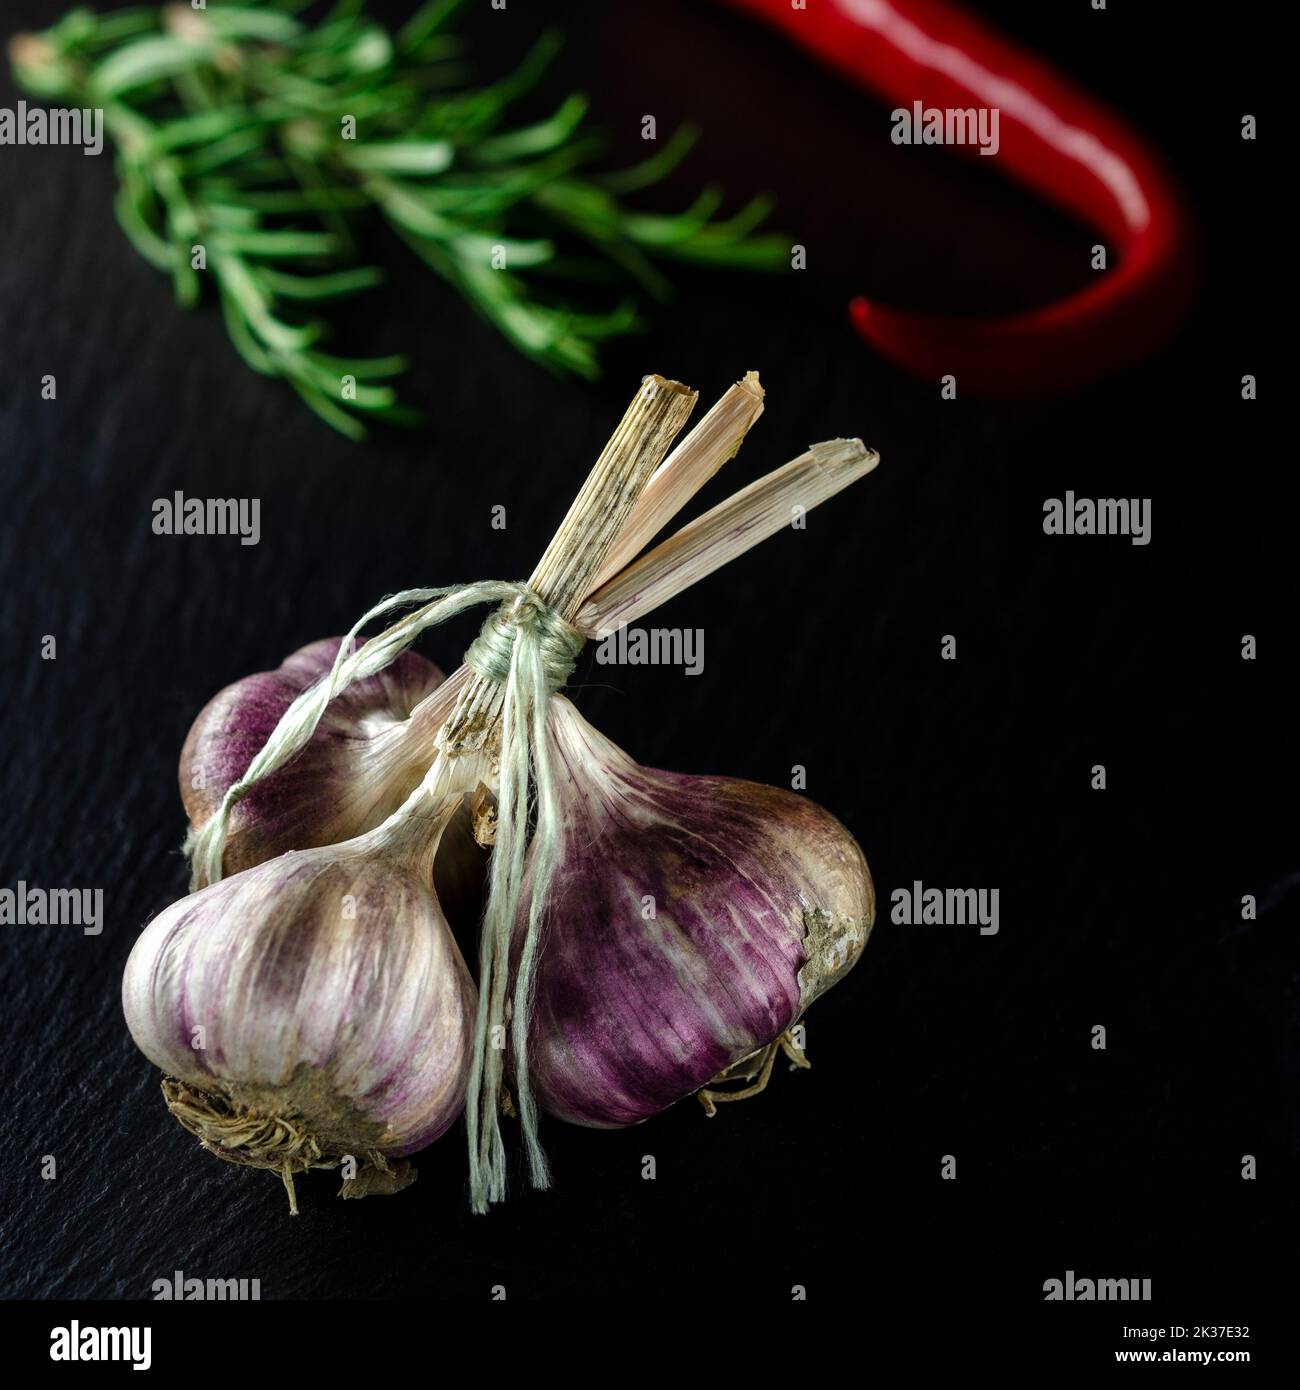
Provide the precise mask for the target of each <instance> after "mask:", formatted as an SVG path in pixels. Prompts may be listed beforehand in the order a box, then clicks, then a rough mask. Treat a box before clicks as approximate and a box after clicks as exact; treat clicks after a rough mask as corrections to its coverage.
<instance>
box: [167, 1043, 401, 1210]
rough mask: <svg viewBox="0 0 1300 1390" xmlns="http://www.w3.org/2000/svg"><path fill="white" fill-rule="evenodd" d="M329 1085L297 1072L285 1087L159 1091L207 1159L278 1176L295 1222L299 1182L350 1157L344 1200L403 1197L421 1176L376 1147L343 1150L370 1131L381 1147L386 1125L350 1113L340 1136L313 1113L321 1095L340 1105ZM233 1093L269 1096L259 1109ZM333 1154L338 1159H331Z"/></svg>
mask: <svg viewBox="0 0 1300 1390" xmlns="http://www.w3.org/2000/svg"><path fill="white" fill-rule="evenodd" d="M327 1084H328V1083H326V1082H324V1080H323V1077H322V1075H321V1074H320V1073H312V1072H311V1069H310V1068H299V1071H298V1073H297V1074H295V1076H294V1079H293V1081H292V1082H291V1083H290V1084H289V1085H288V1086H287V1087H269V1088H238V1087H231V1086H229V1085H227V1084H226V1083H224V1082H220V1081H218V1082H215V1084H213V1085H212V1086H211V1087H209V1088H207V1089H204V1088H201V1087H199V1086H194V1085H190V1084H189V1083H187V1082H184V1081H180V1080H177V1079H176V1078H175V1077H171V1076H167V1077H164V1078H163V1082H162V1092H163V1099H164V1100H165V1101H166V1103H167V1109H168V1110H169V1111H171V1113H172V1114H173V1115H174V1116H175V1117H176V1119H177V1120H178V1121H179V1122H180V1124H181V1126H182V1128H184V1129H186V1130H188V1131H189V1133H190V1134H192V1135H194V1137H195V1138H196V1139H197V1140H198V1141H199V1143H200V1144H202V1146H203V1147H204V1148H205V1149H206V1150H207V1151H208V1153H210V1154H213V1155H214V1156H215V1157H217V1158H220V1159H224V1160H225V1161H226V1162H227V1163H239V1164H243V1165H245V1166H246V1167H249V1168H265V1169H268V1170H270V1171H271V1172H273V1173H278V1174H279V1175H280V1177H281V1178H282V1179H283V1181H284V1186H285V1190H286V1192H287V1193H288V1194H289V1213H290V1215H292V1216H297V1215H298V1194H297V1191H296V1190H295V1187H294V1181H293V1180H294V1175H295V1174H298V1173H305V1172H307V1171H308V1170H309V1169H312V1168H337V1167H338V1166H339V1165H340V1164H341V1163H343V1161H344V1160H345V1159H347V1158H349V1157H350V1158H352V1159H354V1160H355V1161H356V1163H357V1171H356V1175H355V1177H351V1178H346V1179H344V1182H343V1186H342V1188H341V1189H340V1191H339V1196H340V1197H359V1196H367V1195H369V1194H370V1193H388V1192H400V1191H401V1190H402V1189H403V1188H404V1187H409V1186H410V1185H411V1184H412V1183H413V1182H414V1181H415V1179H416V1172H415V1169H414V1168H413V1167H412V1166H411V1165H410V1164H409V1163H408V1162H406V1160H405V1159H398V1160H397V1161H396V1162H395V1163H390V1162H389V1161H388V1159H387V1158H385V1157H384V1155H383V1153H382V1152H381V1151H380V1150H379V1149H378V1148H368V1149H365V1150H364V1151H363V1152H361V1153H349V1152H347V1151H346V1149H347V1146H348V1145H350V1143H351V1139H350V1136H353V1135H356V1134H365V1133H367V1131H368V1130H369V1131H373V1133H372V1134H371V1139H372V1142H373V1143H376V1144H377V1143H379V1142H380V1140H381V1139H382V1135H383V1127H382V1126H381V1125H373V1124H368V1122H367V1121H366V1120H365V1119H364V1117H363V1116H361V1115H360V1114H359V1113H357V1112H355V1108H354V1107H350V1106H349V1107H347V1108H348V1109H349V1110H352V1111H353V1113H352V1114H350V1115H348V1116H347V1118H346V1122H345V1124H344V1125H343V1127H342V1128H341V1129H340V1130H339V1131H338V1133H337V1135H335V1134H334V1133H333V1131H332V1127H331V1126H330V1124H329V1123H328V1122H326V1123H324V1124H322V1122H321V1120H320V1118H319V1112H318V1113H317V1115H316V1116H311V1115H309V1114H308V1110H309V1109H311V1108H312V1106H313V1102H314V1103H315V1104H316V1105H319V1100H320V1097H322V1096H323V1095H327V1096H329V1097H330V1105H329V1108H330V1109H332V1108H334V1106H336V1105H337V1104H338V1103H339V1098H338V1097H337V1095H336V1094H335V1093H333V1091H332V1089H330V1090H326V1089H325V1088H326V1086H327ZM236 1090H242V1091H244V1092H245V1093H248V1092H250V1091H257V1090H265V1091H267V1092H268V1095H267V1097H266V1098H265V1099H263V1100H261V1101H260V1102H259V1101H251V1102H241V1101H237V1100H235V1099H234V1095H233V1092H234V1091H236ZM304 1101H305V1102H306V1104H305V1105H304V1103H303V1102H304ZM344 1104H346V1103H344ZM335 1149H337V1150H338V1152H337V1153H334V1152H333V1150H335Z"/></svg>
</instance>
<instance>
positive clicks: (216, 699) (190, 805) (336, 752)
mask: <svg viewBox="0 0 1300 1390" xmlns="http://www.w3.org/2000/svg"><path fill="white" fill-rule="evenodd" d="M341 642H342V638H339V637H329V638H325V639H324V640H323V641H319V642H313V643H311V644H310V645H309V646H306V647H302V648H300V649H299V650H298V651H296V652H294V653H293V654H292V655H291V656H289V657H287V658H286V659H285V660H284V662H283V663H282V664H281V665H280V667H279V668H278V669H277V670H274V671H259V672H257V673H256V674H255V675H251V676H245V677H244V678H243V679H242V680H238V681H235V682H234V684H232V685H228V686H227V687H226V688H225V689H224V690H222V691H220V692H219V693H218V694H216V695H214V696H213V698H212V699H211V700H209V701H208V703H207V705H205V706H204V708H203V709H202V710H201V711H200V713H199V716H198V718H197V719H195V721H194V724H193V726H192V727H191V729H190V732H189V734H188V736H187V737H186V739H185V746H184V748H183V749H182V750H181V759H180V769H179V773H180V788H181V800H182V801H183V802H184V804H185V811H186V814H187V815H188V816H189V820H190V825H191V826H192V827H193V828H194V829H198V828H199V827H200V826H201V825H203V824H204V822H205V821H206V820H207V819H208V817H209V816H211V815H212V814H213V812H214V811H215V810H216V808H217V807H218V806H220V804H221V799H222V797H223V796H225V794H226V792H227V790H228V789H229V788H230V787H231V786H232V785H233V784H234V783H235V782H237V781H238V780H239V778H240V777H242V776H243V775H244V773H245V772H246V771H247V770H248V765H249V763H250V762H252V760H253V758H254V756H255V755H256V754H257V752H258V751H259V750H260V749H261V747H262V746H263V744H265V742H266V740H267V739H268V737H269V736H270V734H271V732H272V731H273V730H274V729H275V727H276V725H277V724H278V723H279V721H280V717H281V716H282V715H283V714H284V712H285V710H287V709H288V708H289V706H290V705H291V704H292V703H293V700H294V699H295V697H296V696H298V695H299V694H301V693H302V692H303V691H304V690H306V689H307V687H308V686H310V685H313V684H314V683H315V682H316V681H318V680H320V679H322V678H323V677H325V676H327V675H328V674H329V671H330V668H331V667H332V666H333V664H334V658H335V657H336V656H337V654H338V650H339V646H340V644H341ZM456 686H457V682H456V681H450V682H446V683H444V680H443V675H442V672H441V671H440V670H439V669H438V667H436V666H435V665H434V664H433V663H432V662H431V661H426V660H425V658H424V657H422V656H420V655H418V654H417V653H415V652H412V651H404V652H402V653H400V654H399V655H398V656H397V657H396V658H395V659H394V661H393V662H392V663H391V665H389V666H387V667H386V668H385V669H384V670H383V671H382V672H380V674H379V675H377V676H370V677H367V678H366V679H363V680H359V681H357V682H356V683H355V684H353V685H351V686H349V687H348V688H347V689H346V690H344V691H343V692H342V693H341V694H339V695H337V696H336V697H335V698H334V699H333V700H331V701H330V703H329V705H328V706H327V707H326V710H325V714H324V716H323V717H322V719H321V721H320V724H319V725H318V727H317V728H316V730H315V732H314V733H313V735H312V737H311V740H310V742H309V743H308V744H307V746H306V747H305V748H304V749H303V750H302V752H301V753H299V754H298V756H297V757H296V758H294V760H293V761H292V762H291V763H289V764H288V765H287V766H286V767H283V768H281V769H280V770H279V771H278V772H274V773H272V774H271V775H270V776H268V777H267V778H266V779H265V780H264V781H261V782H259V783H257V784H256V785H254V786H253V787H252V788H251V789H250V790H249V792H248V794H247V795H246V796H245V797H244V799H243V800H242V801H240V802H239V803H238V804H237V805H236V806H235V808H234V810H233V812H232V813H231V819H230V826H229V829H228V831H227V834H226V847H225V854H224V859H223V867H224V870H225V873H226V874H227V875H229V874H233V873H238V872H239V871H240V870H241V869H247V868H250V867H252V866H253V865H255V864H261V863H264V862H265V861H266V860H268V859H272V858H274V857H275V856H276V855H279V854H284V853H286V852H287V851H289V850H296V849H311V848H313V847H315V846H318V845H330V844H337V843H339V842H341V841H343V840H349V839H352V838H353V837H354V836H357V835H361V834H364V833H365V832H366V831H368V830H371V829H373V828H374V827H375V826H377V825H379V824H381V823H382V822H383V821H384V820H385V819H386V818H387V817H388V816H390V815H392V813H393V812H394V811H395V810H396V809H397V808H398V807H399V806H401V805H402V803H403V802H404V801H405V800H406V798H407V797H408V796H409V795H410V794H411V792H412V791H413V790H414V788H415V787H417V786H418V785H419V783H420V780H421V778H422V777H423V776H424V774H425V772H426V771H427V769H428V767H429V766H430V764H431V763H432V762H433V759H434V756H435V753H436V751H437V750H436V747H435V742H434V741H435V739H436V736H437V733H438V730H439V728H440V727H441V725H442V723H443V721H444V720H445V719H446V717H447V714H448V713H449V711H450V708H451V705H452V702H453V701H454V698H455V694H456V689H455V688H454V687H456ZM435 692H437V693H436V694H435ZM484 861H485V853H484V851H483V850H482V849H481V848H480V847H479V845H478V844H477V843H476V842H475V840H474V836H473V831H472V824H471V818H470V813H469V811H468V809H467V808H466V809H462V810H461V811H460V812H459V813H458V814H457V816H456V818H455V819H454V820H453V821H452V823H451V824H450V825H449V826H448V827H447V830H446V833H445V835H444V837H443V843H442V846H441V849H440V851H439V854H438V859H437V863H436V865H435V879H436V883H437V889H438V897H439V900H440V902H441V904H442V907H443V910H444V912H445V913H446V914H447V917H448V919H449V920H450V921H451V922H452V923H453V924H455V925H456V926H457V927H458V928H459V927H460V926H461V924H462V923H464V924H466V925H467V926H468V925H469V924H470V923H471V922H472V921H476V920H477V917H478V912H479V907H480V898H481V893H482V884H483V872H484Z"/></svg>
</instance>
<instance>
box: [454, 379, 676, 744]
mask: <svg viewBox="0 0 1300 1390" xmlns="http://www.w3.org/2000/svg"><path fill="white" fill-rule="evenodd" d="M696 400H697V394H696V392H694V391H692V390H690V389H689V388H688V387H686V386H683V385H682V384H681V383H680V382H678V381H667V380H665V379H664V378H663V377H659V376H648V377H646V378H645V379H644V380H643V381H642V383H641V388H640V390H639V391H638V392H637V393H636V396H635V397H634V398H633V400H632V404H631V405H630V406H628V408H627V413H626V414H625V415H624V416H623V419H622V420H621V421H620V422H619V426H618V428H617V429H616V430H615V431H614V433H613V435H612V436H611V438H610V441H609V443H608V444H606V445H605V448H604V450H603V452H602V453H601V456H600V458H599V459H598V460H597V461H596V466H595V467H594V468H593V469H592V470H591V473H590V474H589V475H588V477H587V481H586V482H585V483H584V484H583V485H582V490H581V491H580V492H579V493H578V495H577V497H576V498H575V499H574V502H573V505H572V506H571V507H570V508H569V512H568V515H567V516H566V517H565V518H564V520H563V521H562V522H561V523H560V529H559V530H558V531H556V533H555V536H554V537H553V539H552V540H551V543H550V545H548V546H547V547H546V553H545V554H544V555H543V556H542V558H541V560H540V561H539V562H538V565H537V568H536V569H535V570H534V571H533V573H532V576H531V577H530V579H529V581H528V582H529V585H530V586H531V587H532V588H533V589H534V590H535V591H536V592H537V594H538V595H539V596H540V597H541V598H542V599H543V600H544V601H545V602H546V603H547V604H549V605H550V606H551V607H552V608H553V609H554V610H555V611H556V612H557V613H559V615H560V616H561V617H562V618H565V619H568V620H570V621H572V619H573V617H574V615H575V614H576V613H577V611H578V608H579V606H580V605H581V603H582V599H583V596H584V595H585V594H586V593H587V592H588V590H589V589H590V588H591V584H592V580H593V578H594V576H595V575H596V574H597V573H598V572H599V570H600V568H601V566H602V565H603V564H604V562H605V557H606V556H607V555H608V554H609V550H610V547H611V546H612V545H613V544H614V542H615V541H616V539H617V538H618V536H619V533H620V532H621V531H622V529H623V527H624V525H625V524H626V522H627V519H628V517H629V515H630V514H631V512H632V509H633V507H634V506H635V505H636V501H637V498H638V497H640V495H641V493H642V491H643V490H644V488H645V485H646V483H647V482H648V481H649V479H650V477H651V475H652V474H653V473H654V471H655V470H656V469H657V468H658V467H659V464H660V463H661V462H662V460H663V457H664V455H665V454H666V453H667V452H668V446H669V445H670V444H671V443H672V441H673V438H674V437H675V436H676V434H677V432H678V430H680V429H681V427H682V426H683V425H684V424H685V423H686V420H687V418H688V417H689V415H690V413H691V411H692V409H693V408H694V406H695V402H696ZM503 697H504V690H503V688H502V686H501V685H500V684H499V683H498V682H496V681H491V680H488V679H486V678H485V677H482V676H479V677H476V678H475V679H474V680H472V681H471V682H470V683H469V685H468V686H467V687H466V689H465V692H464V694H463V695H462V697H461V699H460V701H459V702H458V704H457V707H456V710H455V713H454V714H453V715H452V717H451V719H450V720H448V722H447V727H446V730H445V731H444V733H443V735H442V737H441V740H440V742H441V745H442V748H443V751H444V752H445V753H447V754H449V755H451V756H454V757H459V756H461V755H462V754H464V753H475V752H478V751H480V750H485V749H487V748H489V747H490V746H491V742H492V740H493V737H494V735H495V734H496V732H497V726H498V723H499V721H500V716H501V703H502V699H503Z"/></svg>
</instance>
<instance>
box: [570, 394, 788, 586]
mask: <svg viewBox="0 0 1300 1390" xmlns="http://www.w3.org/2000/svg"><path fill="white" fill-rule="evenodd" d="M762 413H763V388H762V386H761V385H760V384H759V380H758V373H757V372H746V373H745V376H744V379H743V380H742V381H738V382H737V383H736V384H735V385H734V386H732V387H731V388H730V389H729V390H728V391H727V392H726V393H725V394H724V395H723V396H722V398H721V399H720V400H719V401H718V403H717V404H716V405H715V406H714V407H713V409H712V410H710V411H709V413H708V414H707V415H706V416H705V417H704V419H703V420H701V421H700V423H699V424H698V425H696V426H695V428H694V429H693V430H692V431H691V432H690V434H688V435H687V436H686V438H685V439H683V440H682V442H681V443H680V444H679V445H678V446H677V447H676V448H675V449H674V450H673V451H672V453H671V454H669V455H668V457H667V458H666V459H665V460H664V461H663V463H661V464H660V465H659V468H658V470H657V471H656V472H655V475H654V477H653V478H651V479H650V481H649V482H648V483H647V484H646V485H645V491H644V492H643V493H642V494H641V496H640V498H639V499H638V500H637V504H636V506H635V507H633V508H632V514H631V516H629V517H628V519H627V522H626V524H625V525H624V527H623V530H622V531H621V532H620V534H619V537H618V539H617V540H616V541H615V542H614V547H613V549H612V550H611V551H610V552H609V554H608V555H607V556H606V558H605V563H604V564H603V565H602V566H601V567H600V570H599V571H598V572H597V574H596V575H595V577H594V578H593V579H592V582H591V589H598V588H599V587H600V586H601V585H602V584H604V583H605V581H606V580H609V579H612V578H613V577H614V576H615V575H616V574H617V573H618V572H619V571H620V570H621V569H623V568H624V566H626V565H629V564H631V562H632V561H633V560H635V559H636V557H637V556H638V555H640V553H641V552H642V551H643V550H644V549H645V548H646V546H647V545H649V544H650V542H651V541H652V540H654V538H655V537H656V536H657V535H658V534H659V532H660V531H662V530H663V528H664V527H665V526H667V525H668V523H669V522H670V521H671V520H672V519H673V517H675V516H676V515H677V513H678V512H680V511H681V509H682V508H683V507H684V506H685V505H686V504H687V502H689V501H690V500H691V498H692V497H694V496H695V494H696V493H697V492H698V491H699V490H700V489H701V488H702V487H703V486H704V484H705V483H707V482H708V481H709V479H710V478H711V477H713V475H714V474H715V473H716V472H717V471H718V469H719V468H721V467H722V465H723V464H724V463H726V462H727V460H728V459H732V458H734V457H735V456H736V451H737V450H738V449H739V448H740V446H741V443H742V442H743V441H744V438H745V435H746V434H748V433H749V431H750V429H752V428H753V425H754V422H755V421H756V420H757V419H758V417H759V416H760V415H761V414H762Z"/></svg>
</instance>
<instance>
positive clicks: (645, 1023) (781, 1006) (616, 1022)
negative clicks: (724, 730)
mask: <svg viewBox="0 0 1300 1390" xmlns="http://www.w3.org/2000/svg"><path fill="white" fill-rule="evenodd" d="M549 729H550V731H551V734H552V736H553V744H552V747H551V750H550V751H551V754H552V762H553V767H554V770H555V778H556V783H557V787H558V795H559V799H560V803H561V807H562V824H563V827H564V830H563V836H564V844H563V851H562V858H561V862H560V866H559V868H558V869H557V870H556V871H555V875H554V877H553V879H552V882H551V888H550V893H549V895H548V903H547V911H546V919H545V933H546V935H545V939H544V944H543V945H542V947H541V950H540V953H539V956H538V959H537V963H536V965H535V987H534V991H533V1013H532V1018H531V1024H530V1029H529V1044H528V1046H529V1052H528V1068H529V1075H530V1077H531V1079H532V1084H533V1086H534V1088H535V1090H536V1094H537V1098H538V1103H539V1104H540V1105H541V1107H542V1108H543V1109H544V1110H546V1111H548V1112H549V1113H550V1114H552V1115H555V1116H558V1117H559V1118H561V1119H564V1120H568V1121H571V1122H572V1123H574V1124H580V1125H589V1126H593V1127H597V1128H616V1127H619V1126H623V1125H631V1124H636V1123H638V1122H639V1121H642V1120H645V1119H648V1118H649V1117H650V1116H652V1115H654V1114H656V1113H658V1112H659V1111H661V1110H663V1109H665V1108H666V1107H667V1106H669V1105H672V1104H673V1103H674V1102H675V1101H678V1100H680V1099H682V1098H683V1097H684V1096H688V1095H690V1094H691V1093H692V1092H695V1091H697V1090H699V1089H700V1088H701V1087H703V1086H706V1085H707V1084H708V1083H709V1082H710V1081H713V1080H714V1079H715V1078H718V1077H719V1076H720V1074H721V1073H722V1072H724V1071H725V1070H726V1069H727V1068H728V1067H730V1066H732V1065H733V1064H735V1063H737V1062H739V1061H741V1060H742V1059H744V1058H747V1057H750V1056H751V1054H753V1053H755V1052H756V1051H758V1050H759V1049H762V1048H764V1047H766V1046H767V1045H769V1044H772V1043H774V1042H775V1041H776V1040H777V1039H780V1038H781V1037H782V1036H783V1035H784V1034H785V1033H786V1031H787V1030H788V1029H789V1028H791V1026H792V1025H793V1024H795V1023H796V1022H797V1021H798V1020H799V1019H800V1018H801V1017H802V1015H803V1013H804V1012H805V1010H806V1009H807V1008H808V1006H809V1005H810V1004H811V1003H812V1002H813V1000H814V999H816V998H817V997H818V995H820V994H822V993H823V992H824V991H825V990H827V989H829V988H830V987H831V985H833V984H834V983H836V982H837V981H838V980H840V979H842V978H843V976H844V975H845V974H846V973H847V972H848V971H849V970H850V969H851V968H852V966H853V965H854V963H855V962H856V961H857V959H858V957H859V956H860V955H861V953H862V950H863V947H864V946H865V945H866V941H867V936H868V934H869V932H870V930H871V927H872V925H873V923H874V920H875V893H874V889H873V886H872V882H871V875H870V872H869V870H868V868H867V863H866V860H865V858H864V857H863V854H862V851H861V850H860V849H859V847H858V845H857V843H856V841H855V840H854V839H853V837H852V836H851V835H850V834H849V833H848V831H846V830H845V829H844V827H843V826H842V825H840V824H839V822H838V821H836V820H835V818H834V817H833V816H831V815H830V814H829V813H828V812H826V811H824V810H822V809H821V808H820V807H819V806H817V805H816V804H815V803H814V802H811V801H809V800H807V799H806V798H804V797H802V796H798V795H796V794H794V793H793V792H787V791H782V790H779V789H777V788H774V787H766V786H761V785H759V784H757V783H754V782H744V781H738V780H734V779H731V778H727V777H691V776H686V775H684V774H682V773H674V772H657V771H653V770H651V769H648V768H643V767H640V766H638V765H637V764H636V763H635V762H633V761H632V759H631V758H629V757H628V756H627V754H625V753H624V752H622V751H621V750H620V749H619V748H617V747H616V746H615V745H614V744H613V743H611V742H610V741H609V740H608V739H607V738H605V737H604V736H603V735H602V734H600V733H599V732H598V731H597V730H596V729H594V728H592V726H591V725H590V724H588V723H587V722H586V721H585V720H584V719H583V718H582V717H581V715H579V714H578V712H577V710H576V709H574V707H573V706H572V705H571V704H570V703H569V702H568V701H567V700H565V699H563V698H562V697H558V696H557V697H555V698H554V699H553V700H552V702H551V714H550V718H549Z"/></svg>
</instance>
